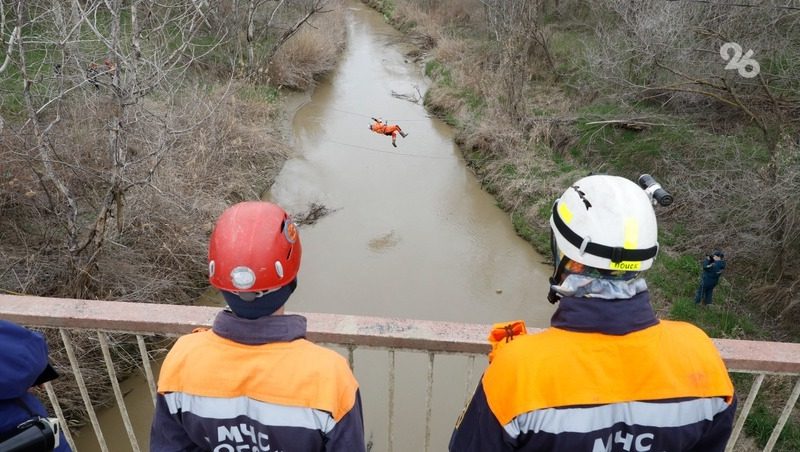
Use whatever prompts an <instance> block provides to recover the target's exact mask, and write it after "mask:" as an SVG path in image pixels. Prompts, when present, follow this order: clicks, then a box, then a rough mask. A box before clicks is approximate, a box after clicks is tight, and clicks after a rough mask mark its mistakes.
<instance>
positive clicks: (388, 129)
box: [369, 118, 408, 147]
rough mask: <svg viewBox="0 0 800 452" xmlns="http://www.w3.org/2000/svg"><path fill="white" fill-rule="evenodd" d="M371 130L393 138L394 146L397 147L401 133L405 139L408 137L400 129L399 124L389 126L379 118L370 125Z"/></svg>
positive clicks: (374, 119)
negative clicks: (398, 135)
mask: <svg viewBox="0 0 800 452" xmlns="http://www.w3.org/2000/svg"><path fill="white" fill-rule="evenodd" d="M369 130H371V131H373V132H375V133H380V134H381V135H387V136H391V137H392V146H394V147H397V134H398V133H399V134H400V135H401V136H402V137H403V138H405V137H406V135H408V134H407V133H405V132H403V131H402V130H401V129H400V126H398V125H397V124H389V123H388V122H386V121H381V120H380V119H378V118H372V124H370V125H369Z"/></svg>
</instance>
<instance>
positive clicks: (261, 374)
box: [158, 331, 358, 421]
mask: <svg viewBox="0 0 800 452" xmlns="http://www.w3.org/2000/svg"><path fill="white" fill-rule="evenodd" d="M357 389H358V382H356V379H355V377H353V373H352V372H351V371H350V367H349V366H348V364H347V361H346V360H345V359H344V358H343V357H342V356H341V355H339V354H338V353H336V352H334V351H333V350H329V349H327V348H324V347H321V346H319V345H316V344H314V343H312V342H309V341H307V340H305V339H297V340H295V341H292V342H279V343H271V344H264V345H244V344H240V343H237V342H234V341H230V340H228V339H225V338H222V337H219V336H217V335H216V334H214V333H213V332H212V331H205V332H200V333H194V334H189V335H186V336H183V337H181V338H180V339H178V341H177V342H176V343H175V346H174V347H172V349H171V350H170V352H169V353H168V354H167V357H166V359H165V360H164V364H163V365H162V366H161V373H160V375H159V379H158V392H160V393H166V392H184V393H188V394H193V395H199V396H206V397H240V396H247V397H250V398H253V399H256V400H260V401H262V402H269V403H276V404H281V405H289V406H302V407H309V408H316V409H319V410H323V411H327V412H329V413H331V415H332V416H333V418H334V419H335V420H337V421H338V420H339V419H341V418H342V417H343V416H344V415H345V414H347V412H348V411H350V409H351V408H353V405H355V397H356V390H357Z"/></svg>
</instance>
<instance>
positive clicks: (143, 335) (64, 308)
mask: <svg viewBox="0 0 800 452" xmlns="http://www.w3.org/2000/svg"><path fill="white" fill-rule="evenodd" d="M217 312H219V308H212V307H199V306H175V305H165V304H150V303H128V302H108V301H98V300H74V299H60V298H43V297H28V296H12V295H0V318H2V319H6V320H10V321H13V322H16V323H19V324H21V325H25V326H29V327H37V328H44V329H57V331H58V335H59V336H60V338H61V341H62V342H63V346H64V349H65V352H66V355H67V357H68V359H69V366H70V367H71V369H72V378H74V380H75V382H76V383H77V387H78V388H79V391H80V394H81V398H82V400H83V403H84V405H85V407H86V411H87V413H88V415H89V422H90V423H91V425H92V428H93V430H94V434H95V435H96V437H97V442H98V444H99V447H100V450H102V451H104V452H105V451H108V450H109V447H108V443H107V441H106V438H105V437H104V435H103V429H102V426H101V425H100V422H99V421H98V417H97V415H96V411H95V408H94V407H93V406H92V402H91V395H90V394H89V390H88V389H87V385H86V381H85V378H84V372H85V370H86V366H85V364H84V363H81V362H80V360H79V358H78V356H77V355H76V352H75V347H74V346H73V336H74V334H75V331H78V330H80V331H83V332H84V335H85V334H86V333H89V334H91V335H96V338H97V342H98V343H99V345H100V348H101V351H102V356H103V361H104V363H105V368H106V375H107V377H108V379H109V380H110V383H111V387H112V390H113V393H114V398H115V400H116V403H117V405H118V408H119V412H120V415H121V416H122V419H123V423H124V426H125V431H126V432H127V434H128V439H129V440H130V444H131V449H132V450H133V451H134V452H138V451H140V450H142V448H141V446H140V444H139V440H140V439H141V438H139V439H137V437H136V435H135V433H134V430H133V428H132V425H131V421H130V416H129V414H128V412H127V409H126V403H125V399H124V397H123V393H122V390H121V389H120V385H119V382H118V377H117V375H116V371H115V366H114V362H113V358H112V346H111V345H110V344H109V336H110V335H112V336H113V335H116V334H118V333H124V334H130V335H133V336H134V337H135V340H136V348H137V349H138V354H139V357H138V358H137V359H138V360H139V361H140V363H139V364H138V365H137V366H138V367H140V368H141V369H142V370H143V374H144V375H145V378H146V381H147V385H148V387H149V391H150V396H151V397H152V400H153V402H155V388H156V378H157V376H156V375H154V372H153V370H152V359H153V356H154V353H153V350H148V347H147V342H148V337H150V336H173V337H174V336H178V335H181V334H186V333H189V332H191V331H192V330H193V329H195V328H198V327H210V326H211V323H212V322H213V319H214V317H215V315H216V314H217ZM303 315H305V316H306V317H307V319H308V339H309V340H311V341H314V342H317V343H321V344H330V345H332V346H334V347H335V348H338V349H339V350H340V351H341V352H342V353H343V354H344V355H345V356H347V358H348V360H349V362H350V365H351V367H356V368H357V367H358V366H364V367H365V368H369V367H374V366H375V363H374V362H373V361H372V360H369V359H366V360H365V361H366V362H364V363H359V362H356V355H355V351H356V350H373V351H374V350H378V351H380V353H383V352H385V353H386V357H385V358H386V367H387V368H386V369H385V370H386V372H387V375H388V381H387V382H386V384H387V390H386V393H385V400H382V401H381V403H380V404H379V405H377V406H380V407H382V408H381V409H383V410H385V412H384V413H382V415H385V416H386V418H387V425H386V430H385V432H384V433H385V434H383V435H382V436H384V437H385V438H382V440H381V441H380V443H379V444H373V447H372V450H373V451H376V450H387V451H389V452H392V451H393V450H395V449H397V450H406V449H408V444H407V443H408V441H409V440H410V439H409V438H408V437H407V436H406V437H403V439H404V440H405V441H402V440H401V441H398V439H397V438H396V436H397V434H396V431H397V429H398V426H400V425H402V423H403V422H404V419H405V417H402V418H400V419H398V413H397V404H398V402H402V401H403V399H404V398H405V397H402V398H400V399H398V396H397V381H396V379H397V369H398V365H397V358H398V354H399V353H405V352H413V353H417V354H420V353H421V354H422V355H423V356H425V358H426V359H425V361H427V365H423V366H417V367H418V368H419V369H418V370H419V372H417V375H414V376H412V377H411V378H412V379H413V381H412V382H411V386H412V387H413V388H414V390H415V391H417V392H420V393H424V409H422V408H421V409H420V411H421V412H416V413H412V415H413V416H414V417H415V418H417V419H419V418H423V419H424V433H422V432H420V433H421V434H420V435H418V436H416V437H415V438H414V440H415V441H417V442H418V443H421V444H420V448H422V449H423V450H425V451H428V450H443V449H444V448H446V447H445V446H446V442H445V444H444V445H443V444H440V443H441V442H443V441H446V437H447V436H449V430H451V429H452V425H453V423H454V422H455V419H456V418H457V416H458V414H459V413H458V412H453V413H451V417H452V419H450V420H449V422H445V423H444V427H441V429H447V430H448V431H437V432H435V434H434V429H438V430H441V429H440V428H439V427H436V426H434V425H433V424H434V423H433V422H432V411H433V405H434V403H433V400H434V397H435V394H434V386H435V385H434V383H435V375H436V373H435V372H434V369H436V370H437V371H438V372H440V374H441V372H443V371H444V373H445V374H447V375H448V376H447V377H443V378H444V379H445V380H446V381H444V382H443V383H440V388H441V386H442V385H444V386H445V387H449V388H450V389H452V387H455V386H458V387H459V388H460V387H461V385H462V383H458V384H453V383H454V381H452V378H453V375H458V374H459V373H460V375H459V376H460V378H463V389H464V390H463V400H458V403H459V404H460V403H463V401H464V400H468V399H469V397H470V396H471V393H472V391H473V390H474V386H475V383H476V381H474V380H476V378H477V377H478V376H479V375H480V368H482V363H485V362H486V361H485V355H486V353H488V351H489V346H488V344H487V343H486V336H487V334H488V331H489V328H490V325H479V324H462V323H452V322H437V321H425V320H410V319H391V318H378V317H363V316H352V315H336V314H318V313H315V314H308V313H303ZM715 343H716V345H717V347H718V349H719V350H720V353H721V355H722V357H723V359H724V360H725V362H726V364H727V366H728V369H729V371H730V372H731V373H749V374H754V375H755V377H754V381H753V383H752V384H751V386H750V391H749V393H748V395H747V398H746V399H745V400H744V401H743V403H742V401H741V399H742V395H740V396H739V397H740V406H739V410H738V414H737V420H736V424H735V427H734V432H733V435H732V437H731V440H730V442H729V445H728V449H727V450H728V451H735V450H738V449H737V442H738V439H739V437H740V434H741V431H742V427H743V426H744V423H745V420H746V419H747V417H748V415H749V414H750V411H751V409H752V407H753V404H754V401H755V400H756V398H757V396H758V394H759V390H760V389H761V387H762V384H763V382H764V381H765V378H771V377H768V376H772V375H789V376H792V377H800V344H794V343H782V342H761V341H744V340H727V339H716V340H715ZM50 348H51V351H52V350H53V349H55V348H57V345H56V344H52V343H51V344H50ZM445 355H458V356H460V357H461V358H463V360H465V361H466V364H465V365H464V364H462V365H460V366H459V367H458V370H457V371H455V373H453V371H452V369H450V371H449V372H446V371H447V369H446V368H447V367H448V366H450V365H452V363H451V362H450V361H447V360H445V359H444V356H445ZM476 357H478V360H476ZM440 361H441V363H440ZM476 364H477V367H478V369H477V370H475V369H476ZM435 365H436V366H435ZM423 369H424V370H423ZM64 377H67V378H68V377H69V376H68V375H65V376H64ZM64 377H62V378H64ZM357 377H358V373H357ZM359 381H360V382H361V384H362V392H363V391H364V390H368V389H370V388H367V387H365V385H364V381H362V380H361V377H359ZM45 388H46V390H47V394H48V397H49V399H50V402H51V404H52V406H53V409H54V411H55V414H56V415H57V416H58V417H59V418H60V419H63V418H64V415H63V412H62V410H61V404H60V402H59V395H58V394H56V393H55V391H54V390H53V387H52V385H51V384H50V383H47V384H46V385H45ZM423 388H424V389H423ZM459 390H460V389H459ZM798 396H800V378H796V381H795V382H794V385H793V389H792V391H791V393H790V394H789V395H788V397H787V399H786V400H785V402H784V406H783V410H782V411H781V414H780V416H779V418H778V421H777V423H776V425H775V426H774V428H773V431H772V434H771V436H770V437H769V440H768V441H767V443H766V445H765V447H764V449H763V450H764V451H765V452H769V451H772V450H773V448H774V447H775V444H776V442H777V440H778V438H779V436H780V434H781V432H782V431H783V428H784V426H785V424H786V422H787V420H788V419H789V417H790V416H791V414H792V411H793V409H794V406H795V404H796V402H797V399H798ZM384 402H385V403H384ZM369 406H370V405H369V404H368V403H365V418H367V419H368V420H369V419H370V418H371V417H374V416H373V415H374V414H375V413H369V412H366V411H367V409H368V407H369ZM372 406H373V407H374V406H376V405H372ZM440 424H441V422H440ZM65 433H66V435H67V441H68V442H69V443H70V444H71V445H73V449H74V444H75V443H74V441H73V438H72V435H71V432H70V431H69V430H68V429H65ZM433 437H436V439H438V441H436V440H433V439H432V438H433ZM434 443H436V444H434Z"/></svg>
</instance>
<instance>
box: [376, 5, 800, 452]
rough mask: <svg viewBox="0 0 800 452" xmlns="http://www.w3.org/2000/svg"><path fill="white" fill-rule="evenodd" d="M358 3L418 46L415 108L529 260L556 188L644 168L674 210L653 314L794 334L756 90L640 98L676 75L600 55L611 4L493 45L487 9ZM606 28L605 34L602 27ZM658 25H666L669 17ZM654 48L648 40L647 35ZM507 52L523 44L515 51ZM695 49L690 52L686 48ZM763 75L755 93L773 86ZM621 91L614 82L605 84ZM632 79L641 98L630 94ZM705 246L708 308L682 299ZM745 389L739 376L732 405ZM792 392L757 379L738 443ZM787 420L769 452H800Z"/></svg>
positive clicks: (546, 10) (559, 13)
mask: <svg viewBox="0 0 800 452" xmlns="http://www.w3.org/2000/svg"><path fill="white" fill-rule="evenodd" d="M364 3H367V4H369V5H370V6H372V7H373V8H376V9H378V10H379V11H380V12H382V13H383V14H384V16H385V17H386V20H387V21H388V22H390V23H392V24H393V25H394V26H395V27H396V28H398V29H400V30H403V31H405V32H406V33H408V34H409V35H412V36H415V37H417V40H418V41H421V42H429V43H432V45H431V46H430V47H429V48H424V49H422V51H423V52H424V53H425V58H426V65H425V72H426V75H428V76H429V77H430V78H431V80H432V81H433V85H432V87H431V88H430V89H429V91H428V92H427V93H426V95H425V105H426V107H427V109H428V110H429V111H430V112H432V113H433V114H436V115H437V116H439V117H440V118H442V119H443V120H444V121H446V122H447V123H448V124H450V125H451V126H453V127H454V128H456V141H457V143H458V144H459V146H460V148H461V150H462V152H463V153H464V156H465V159H466V160H467V162H468V164H469V165H470V167H471V168H472V169H473V171H474V172H475V174H476V175H477V177H478V178H479V180H480V181H481V183H482V185H483V187H484V188H485V189H486V190H487V191H488V192H490V193H491V194H493V195H494V196H495V198H496V199H497V202H498V205H500V206H501V207H502V208H503V209H505V210H506V211H508V212H509V213H510V215H511V219H512V222H513V224H514V228H515V229H516V231H517V233H518V234H519V235H520V236H522V237H523V238H525V239H526V240H528V241H529V242H530V243H531V244H532V245H533V246H534V247H535V248H536V249H537V250H538V251H539V252H540V253H542V255H544V256H549V253H550V250H549V225H548V218H549V214H550V207H551V206H552V204H551V203H552V201H553V200H554V199H555V198H556V197H558V196H559V195H560V193H561V192H562V191H563V189H564V188H565V187H567V186H568V184H569V183H571V182H573V181H574V180H576V179H578V178H580V177H582V176H584V175H586V174H589V173H608V174H615V175H620V176H624V177H627V178H629V179H632V180H636V179H637V178H638V176H639V175H640V174H642V173H650V174H653V175H654V176H656V178H657V179H658V180H659V181H660V182H661V183H662V185H663V186H664V187H665V188H666V189H667V190H669V191H670V192H671V193H672V194H673V195H674V197H675V199H676V202H675V203H674V204H673V205H672V206H670V207H668V208H658V209H657V215H658V217H659V243H660V245H661V250H660V253H659V257H658V258H657V260H656V263H655V265H654V267H653V268H652V269H651V270H649V271H648V273H647V281H648V286H649V287H650V289H651V292H652V294H653V301H654V305H655V307H656V309H657V311H658V313H659V316H660V317H662V318H669V319H676V320H685V321H689V322H692V323H694V324H696V325H698V326H700V327H701V328H703V329H704V330H705V331H706V332H707V333H708V334H709V335H710V336H712V337H718V338H737V339H743V338H747V339H761V340H781V341H797V340H798V339H799V338H800V330H798V328H797V325H798V322H796V319H797V314H796V313H795V312H794V311H792V310H791V306H793V305H792V304H791V300H792V297H793V295H792V292H791V289H788V288H789V287H790V286H791V285H792V281H796V278H795V277H794V276H789V277H788V279H787V278H786V276H787V275H795V272H794V270H790V269H787V268H786V267H783V269H781V270H779V271H778V272H776V268H779V267H781V263H784V264H788V262H789V261H791V262H793V263H794V264H797V262H796V261H797V259H798V255H797V253H796V252H795V248H797V247H800V244H798V243H797V241H796V237H795V238H794V239H789V240H787V239H786V237H785V236H784V237H783V238H781V237H778V239H779V240H778V241H776V240H775V239H776V237H775V236H774V235H773V234H769V233H765V232H764V231H768V230H771V229H773V230H774V229H775V228H776V227H777V228H778V229H781V228H784V226H785V225H781V224H780V223H775V222H771V219H770V218H767V219H765V216H764V213H763V212H764V211H765V209H764V208H763V206H773V205H787V206H795V205H796V202H795V201H790V200H789V199H790V198H791V197H792V196H793V195H791V194H790V192H785V191H781V190H782V188H776V186H775V184H774V181H776V180H778V179H780V180H781V184H786V185H787V186H788V187H792V188H791V190H797V189H800V178H798V176H797V173H796V168H798V167H800V158H798V155H800V151H798V149H797V145H796V144H795V143H793V142H790V141H787V140H786V139H785V138H784V139H783V141H781V140H777V141H774V140H773V141H771V140H770V139H769V136H770V135H769V133H770V132H769V131H768V130H764V129H762V128H760V126H759V123H758V122H757V119H758V118H759V116H758V115H759V114H761V113H756V112H755V111H756V107H757V106H758V105H759V104H758V102H759V100H758V93H756V92H754V91H747V88H746V87H744V88H740V87H737V88H736V89H737V90H738V89H741V92H742V93H744V95H747V96H751V97H750V99H752V100H753V102H754V104H753V105H754V107H753V111H751V112H750V113H752V115H751V116H750V117H747V116H743V115H742V110H741V109H740V108H738V106H737V105H736V103H735V102H732V103H728V104H726V103H725V102H723V101H727V100H728V98H727V97H725V96H727V95H728V92H726V91H724V90H723V91H714V92H713V93H712V94H714V95H715V96H717V98H710V100H709V97H704V95H697V94H686V93H680V94H675V93H670V94H669V95H668V96H667V95H665V91H664V90H661V91H657V90H655V89H653V88H648V87H646V86H645V85H646V84H647V83H649V82H648V81H649V80H659V77H662V78H663V77H668V76H673V77H675V71H679V70H676V69H671V70H672V71H673V72H669V71H668V70H661V68H660V67H659V66H658V64H653V65H651V66H647V65H646V60H644V59H643V60H642V61H641V62H640V64H641V65H640V66H637V65H636V64H634V63H632V62H631V61H628V62H627V63H624V64H620V63H619V62H618V61H617V60H614V58H618V57H619V55H617V54H613V52H610V51H608V49H616V48H625V49H630V46H629V43H625V44H624V45H623V44H622V42H624V40H625V39H628V37H626V36H628V35H624V31H625V30H627V29H626V28H625V27H635V26H638V24H637V23H636V20H635V18H634V19H631V17H633V16H632V15H635V14H642V12H641V11H639V12H633V11H627V10H626V11H627V12H626V14H628V15H621V13H620V10H617V9H615V8H622V7H621V6H620V5H621V3H613V2H602V4H601V5H600V4H598V5H595V7H594V8H592V9H591V10H588V9H587V8H586V4H585V3H583V2H566V3H565V2H561V6H562V7H561V8H560V9H559V8H558V7H557V6H554V5H558V4H559V3H558V2H537V3H536V4H537V5H540V6H541V10H540V11H539V12H540V13H541V14H540V15H538V16H537V18H536V19H534V20H531V21H529V22H528V23H527V24H526V25H527V27H522V28H520V29H514V28H513V27H514V24H515V22H514V21H513V20H509V21H508V22H506V23H504V24H505V25H506V26H507V27H508V30H510V31H508V30H506V31H507V35H506V39H507V40H506V41H503V40H502V39H501V38H500V33H502V32H503V31H504V30H503V29H502V27H499V25H498V24H503V23H502V22H498V21H501V20H502V19H503V17H498V16H495V17H492V16H491V14H492V12H493V11H492V7H491V6H490V4H492V3H491V2H477V1H474V2H472V1H466V2H463V1H462V2H455V1H445V2H441V3H439V4H435V5H434V4H431V3H430V2H424V1H417V0H393V1H392V0H383V1H380V0H364ZM510 4H514V5H517V3H516V2H511V3H508V4H506V5H507V6H508V5H510ZM650 6H652V7H653V8H656V9H658V8H662V6H658V5H655V4H653V5H651V4H650V3H649V2H646V3H643V4H642V10H643V11H649V12H650V13H652V15H653V17H651V18H650V19H653V20H656V16H657V13H656V12H654V11H655V10H652V11H650V10H648V8H650ZM509 7H510V6H509ZM683 12H684V11H672V10H670V12H669V13H666V12H665V13H664V14H665V15H664V16H658V17H657V19H658V20H661V19H662V18H663V19H664V20H666V21H668V22H669V21H670V20H671V18H670V16H669V15H670V14H671V15H672V16H674V17H678V16H679V15H680V14H683ZM706 12H707V11H706V10H702V9H698V10H697V11H695V12H694V14H696V15H698V16H702V15H703V14H705V13H706ZM620 17H624V21H622V20H621V19H620ZM492 20H494V22H492ZM735 20H736V18H732V19H730V21H729V22H730V23H735ZM604 21H607V23H606V22H604ZM488 23H492V24H494V28H492V27H488V26H487V25H486V24H488ZM614 27H616V28H619V31H620V33H619V34H617V33H616V30H609V29H613V28H614ZM664 27H665V28H669V27H679V26H677V25H675V24H674V23H672V22H669V26H667V25H666V24H665V25H664ZM663 31H664V30H662V32H663ZM647 33H651V32H649V31H648V32H644V34H643V36H647ZM419 36H424V37H425V39H420V38H419ZM666 38H667V37H665V36H662V35H661V34H659V35H658V36H656V37H654V38H653V39H661V40H662V41H663V40H665V39H666ZM514 39H519V41H514ZM643 39H646V38H643ZM669 39H673V38H672V37H669ZM675 39H677V38H675ZM667 40H668V39H667ZM515 42H524V43H527V47H524V48H520V49H514V45H515V44H514V43H515ZM660 42H661V41H659V42H656V43H655V44H654V45H656V44H657V45H661V44H660ZM705 44H706V43H705V42H702V41H698V43H697V44H696V46H701V45H705ZM713 44H714V43H710V44H709V45H713ZM626 46H627V47H626ZM712 48H713V47H712ZM667 50H670V49H667ZM667 56H669V54H667ZM629 58H630V56H629ZM665 58H666V57H665ZM676 61H680V60H676ZM610 62H614V63H613V64H611V63H610ZM659 64H662V65H663V64H665V63H659ZM698 64H699V63H698ZM703 64H706V63H705V62H703ZM715 64H717V63H716V62H715V61H711V63H710V66H709V67H708V68H706V69H707V70H708V71H711V72H712V73H713V72H714V71H716V72H719V70H721V69H719V68H717V67H716V66H715ZM680 70H683V68H681V69H680ZM782 70H784V71H787V70H788V71H790V72H791V71H794V69H787V67H784V68H783V69H782ZM647 71H650V72H647ZM797 75H798V74H797V72H796V71H795V72H792V77H795V76H797ZM637 77H639V78H640V79H642V80H644V81H643V82H640V81H637V80H636V78H637ZM698 77H699V76H698ZM776 79H778V78H777V77H776ZM776 79H771V80H770V81H767V82H765V83H775V85H776V87H777V88H779V89H785V88H786V87H787V85H782V84H781V83H782V82H781V81H780V80H782V79H780V80H779V81H778V82H775V81H774V80H776ZM620 80H625V83H622V84H618V85H615V82H617V81H620ZM738 82H740V81H737V80H733V81H730V82H729V81H726V82H725V83H730V84H731V85H730V86H733V84H734V83H738ZM638 84H641V85H642V86H644V88H642V89H639V90H638V91H636V90H632V89H631V87H637V88H638ZM731 92H735V91H733V90H731ZM734 97H735V96H734ZM664 99H668V100H669V102H666V101H665V100H664ZM754 118H755V119H754ZM787 131H791V132H790V133H788V134H787V135H785V136H791V134H792V133H797V127H796V125H793V126H788V127H787V128H786V129H785V130H784V133H786V132H787ZM768 173H769V175H768ZM770 178H774V180H771V179H770ZM778 192H781V194H780V195H778V194H777V193H778ZM787 203H788V204H787ZM792 208H793V207H789V209H790V210H791V209H792ZM788 215H789V216H791V215H794V214H792V213H789V214H788ZM767 220H769V221H767ZM783 230H784V231H785V230H786V229H783ZM792 234H796V233H795V232H793V233H792ZM790 244H791V245H790ZM787 247H788V248H787ZM716 248H719V249H723V250H724V251H725V252H726V256H727V257H728V270H727V272H726V275H725V277H723V279H722V281H721V283H720V285H719V286H718V287H717V289H716V290H715V293H714V305H712V306H708V307H699V306H696V305H695V304H694V296H695V290H696V289H697V286H698V283H699V278H700V262H701V260H702V258H703V256H705V255H707V254H708V253H709V252H710V251H711V250H712V249H716ZM789 248H791V250H790V251H788V252H787V250H789ZM794 264H788V265H789V266H791V267H794ZM776 266H777V267H776ZM781 272H788V273H786V275H784V274H783V273H781ZM765 299H766V300H768V302H764V300H765ZM751 382H752V379H751V378H748V377H744V376H738V377H737V380H736V386H737V391H738V393H739V395H740V397H741V398H742V399H743V398H744V395H745V394H746V391H747V390H748V387H749V386H750V384H751ZM790 390H791V385H790V384H788V383H787V382H786V381H785V380H782V379H779V378H778V379H774V380H769V381H768V382H767V383H765V386H764V389H762V396H760V397H759V399H757V401H756V404H755V408H754V411H753V412H752V413H751V415H750V417H749V418H748V422H747V424H746V432H747V434H748V435H750V436H751V437H752V438H753V439H754V440H755V442H756V443H758V444H761V445H762V447H763V445H764V444H765V443H766V441H767V438H768V436H769V433H770V429H771V427H772V426H774V425H775V423H776V420H777V413H778V412H777V411H776V410H775V406H776V405H780V404H782V403H783V401H785V400H786V399H787V398H788V394H789V392H790ZM795 417H796V415H795ZM797 425H798V423H797V419H792V421H791V423H790V425H788V426H787V427H786V429H785V431H784V433H783V434H782V436H781V439H780V441H779V442H778V446H777V450H800V437H798V435H797V432H798V427H797ZM767 426H769V429H768V428H767Z"/></svg>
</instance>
